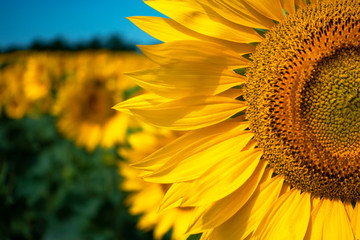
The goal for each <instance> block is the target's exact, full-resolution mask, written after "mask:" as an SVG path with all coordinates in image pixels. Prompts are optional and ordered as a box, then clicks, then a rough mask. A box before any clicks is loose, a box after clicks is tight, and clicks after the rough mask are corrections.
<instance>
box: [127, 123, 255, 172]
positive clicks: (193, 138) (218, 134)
mask: <svg viewBox="0 0 360 240" xmlns="http://www.w3.org/2000/svg"><path fill="white" fill-rule="evenodd" d="M248 127H249V125H248V123H246V122H241V121H239V120H238V119H237V118H236V119H232V120H230V121H225V122H222V123H219V124H216V125H214V126H210V127H206V128H203V129H199V130H195V131H191V132H188V133H186V134H184V135H183V136H181V137H179V138H177V139H176V140H174V141H173V142H171V143H170V144H168V145H166V146H164V147H163V148H161V149H159V150H158V151H156V152H154V153H152V154H151V155H149V156H148V157H146V158H145V159H144V160H143V161H139V162H137V163H136V164H134V166H135V167H136V168H139V169H142V170H148V171H155V170H158V169H160V167H162V166H165V165H166V167H171V166H174V165H175V164H177V163H178V162H181V161H182V160H183V159H186V158H188V157H190V156H192V155H194V154H197V153H198V152H201V151H204V150H206V149H208V148H209V147H211V146H213V145H216V144H218V143H220V142H222V141H224V140H226V139H229V138H233V137H235V136H237V135H239V133H241V132H242V131H243V130H245V129H246V128H248Z"/></svg>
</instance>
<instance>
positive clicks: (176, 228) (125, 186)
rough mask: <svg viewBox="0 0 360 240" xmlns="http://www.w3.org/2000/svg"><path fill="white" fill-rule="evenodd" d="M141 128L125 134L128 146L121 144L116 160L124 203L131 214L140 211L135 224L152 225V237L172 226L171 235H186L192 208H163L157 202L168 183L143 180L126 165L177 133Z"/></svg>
mask: <svg viewBox="0 0 360 240" xmlns="http://www.w3.org/2000/svg"><path fill="white" fill-rule="evenodd" d="M141 129H142V131H140V132H136V133H133V134H131V135H130V136H129V139H128V140H129V144H130V146H131V147H130V148H121V149H120V155H121V156H122V157H124V158H125V159H126V161H127V162H126V163H125V162H120V163H119V171H120V175H122V176H123V181H122V184H121V189H122V190H123V191H127V192H130V193H129V196H128V197H127V199H126V200H125V203H126V204H127V205H128V206H130V209H129V211H130V213H131V214H133V215H138V214H142V216H141V217H140V220H139V222H138V228H139V229H141V230H143V231H149V230H151V229H154V238H155V239H162V237H163V236H164V234H166V233H167V232H168V231H169V230H170V229H172V235H171V239H174V240H181V239H186V238H187V235H186V234H185V233H186V230H187V227H188V225H189V222H190V217H191V215H192V212H193V208H187V207H185V208H182V207H176V208H167V209H165V206H162V205H161V202H162V199H163V198H164V196H165V194H166V192H167V190H168V187H169V186H170V185H168V184H157V183H150V182H145V181H144V180H143V179H141V178H139V175H146V174H147V172H142V171H140V170H138V169H135V168H133V167H130V166H128V164H134V163H136V162H138V161H140V160H142V159H143V158H144V157H146V156H147V155H149V154H151V153H152V152H154V151H155V150H156V149H158V148H160V147H162V146H164V145H165V144H167V143H168V142H170V141H172V140H174V139H175V138H176V137H177V135H178V134H176V133H174V132H171V131H168V130H159V129H157V128H154V127H151V126H148V125H145V124H141Z"/></svg>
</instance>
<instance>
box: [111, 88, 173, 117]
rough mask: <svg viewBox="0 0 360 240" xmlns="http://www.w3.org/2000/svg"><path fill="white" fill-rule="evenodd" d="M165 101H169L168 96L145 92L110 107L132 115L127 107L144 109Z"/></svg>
mask: <svg viewBox="0 0 360 240" xmlns="http://www.w3.org/2000/svg"><path fill="white" fill-rule="evenodd" d="M167 101H169V99H168V98H164V97H161V96H159V95H157V94H154V93H145V94H141V95H139V96H136V97H133V98H130V99H128V100H126V101H124V102H121V103H118V104H116V105H115V106H114V107H112V108H113V109H115V110H117V111H121V112H124V113H127V114H131V115H132V113H131V111H130V110H129V109H137V108H139V109H146V108H150V107H153V106H156V105H159V104H160V103H164V102H167Z"/></svg>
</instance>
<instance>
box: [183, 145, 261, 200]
mask: <svg viewBox="0 0 360 240" xmlns="http://www.w3.org/2000/svg"><path fill="white" fill-rule="evenodd" d="M241 140H242V139H241ZM241 140H240V141H241ZM244 141H246V142H248V141H249V140H248V139H244ZM261 156H262V152H261V151H259V150H253V149H251V150H248V151H243V152H240V153H233V154H232V155H230V156H229V157H227V158H224V159H222V160H221V161H219V162H218V163H217V164H215V165H214V166H212V167H210V168H209V169H208V170H207V171H205V172H204V173H203V174H202V175H201V176H200V177H199V178H198V179H196V180H195V181H194V183H193V186H192V188H191V189H190V191H189V192H188V193H187V195H186V196H185V197H184V199H183V202H182V205H183V206H199V205H202V204H206V203H210V202H214V201H217V200H219V199H221V198H223V197H225V196H227V195H229V194H230V193H232V192H234V191H235V190H236V189H238V188H240V187H241V186H242V185H243V184H245V182H246V181H247V180H248V179H249V178H250V177H251V176H252V175H253V174H254V171H255V169H256V168H257V166H258V164H259V161H260V158H261ZM199 161H200V159H199Z"/></svg>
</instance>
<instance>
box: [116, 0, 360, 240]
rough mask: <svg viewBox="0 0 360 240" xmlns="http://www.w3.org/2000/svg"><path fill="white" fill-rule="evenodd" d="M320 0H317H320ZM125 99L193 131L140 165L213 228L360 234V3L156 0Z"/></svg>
mask: <svg viewBox="0 0 360 240" xmlns="http://www.w3.org/2000/svg"><path fill="white" fill-rule="evenodd" d="M310 2H311V3H310ZM146 4H148V5H149V6H151V7H152V8H154V9H156V10H158V11H160V12H161V13H163V14H165V15H167V16H168V17H169V18H161V17H133V18H131V21H132V22H133V23H135V24H136V25H137V26H139V27H140V28H141V29H143V30H144V31H145V32H147V33H149V34H150V35H152V36H154V37H156V38H158V39H159V40H161V41H163V42H164V43H163V44H159V45H153V46H142V47H141V49H142V51H143V52H144V53H145V55H147V56H148V57H149V58H150V59H152V60H153V61H154V62H156V63H158V64H159V67H156V68H151V69H147V70H143V71H138V72H134V73H132V74H130V75H129V76H130V77H132V78H133V79H135V81H136V82H137V84H138V85H140V86H141V87H143V88H145V89H146V90H148V91H150V93H147V94H144V95H140V96H138V97H135V98H132V99H129V100H128V101H125V102H123V103H120V104H118V105H116V106H115V108H116V109H118V110H120V111H125V112H128V113H130V114H132V115H134V116H136V117H137V118H139V119H141V120H143V121H146V122H148V123H150V124H152V125H154V126H158V127H161V128H165V129H170V130H181V131H188V132H187V133H186V134H184V135H183V136H181V137H179V138H178V139H176V140H175V141H174V142H172V143H170V144H169V145H167V146H165V147H163V148H161V149H159V150H158V151H157V152H155V153H153V154H151V155H150V156H149V157H146V158H145V159H144V160H142V161H140V162H137V163H136V164H135V166H136V167H137V168H139V169H141V170H143V171H147V172H148V173H147V174H146V175H144V176H143V177H144V179H145V180H146V181H149V182H153V183H159V184H169V185H170V187H169V189H168V191H167V193H166V195H167V197H166V198H164V200H163V205H164V204H166V205H168V206H172V207H194V208H195V210H194V214H193V216H192V220H191V222H190V225H189V228H188V234H195V233H202V239H299V240H300V239H355V238H356V239H360V224H359V223H358V219H360V207H359V205H360V188H359V186H360V175H359V172H360V161H359V160H360V151H359V149H360V148H359V147H360V146H359V144H360V141H359V140H360V134H359V129H360V122H359V120H358V119H359V117H360V104H359V103H360V95H359V89H360V81H359V79H360V71H359V69H360V46H359V45H360V34H359V31H360V1H359V0H322V1H315V0H311V1H305V0H239V1H230V0H183V1H179V0H175V1H167V0H154V1H146Z"/></svg>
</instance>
